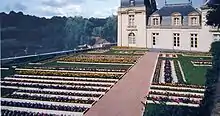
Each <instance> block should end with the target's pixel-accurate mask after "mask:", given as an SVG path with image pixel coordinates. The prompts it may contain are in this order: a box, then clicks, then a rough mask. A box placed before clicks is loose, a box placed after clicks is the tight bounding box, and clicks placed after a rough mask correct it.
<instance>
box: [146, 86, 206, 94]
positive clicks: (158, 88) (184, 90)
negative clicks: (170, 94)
mask: <svg viewBox="0 0 220 116" xmlns="http://www.w3.org/2000/svg"><path fill="white" fill-rule="evenodd" d="M150 89H151V90H164V91H177V92H178V91H180V92H196V93H204V91H202V90H192V89H190V88H189V89H182V88H161V87H150Z"/></svg>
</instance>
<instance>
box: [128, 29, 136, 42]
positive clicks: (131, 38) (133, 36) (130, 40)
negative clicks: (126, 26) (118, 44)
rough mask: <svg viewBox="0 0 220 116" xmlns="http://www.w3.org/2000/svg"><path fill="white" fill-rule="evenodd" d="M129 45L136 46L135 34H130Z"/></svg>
mask: <svg viewBox="0 0 220 116" xmlns="http://www.w3.org/2000/svg"><path fill="white" fill-rule="evenodd" d="M128 44H136V39H135V34H134V33H133V32H131V33H129V34H128Z"/></svg>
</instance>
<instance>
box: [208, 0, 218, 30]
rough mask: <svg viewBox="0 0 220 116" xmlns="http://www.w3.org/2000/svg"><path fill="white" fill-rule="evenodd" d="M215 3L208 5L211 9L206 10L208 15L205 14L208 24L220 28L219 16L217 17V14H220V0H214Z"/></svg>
mask: <svg viewBox="0 0 220 116" xmlns="http://www.w3.org/2000/svg"><path fill="white" fill-rule="evenodd" d="M215 2H216V4H217V5H209V7H211V8H212V10H210V11H208V15H207V20H208V21H207V24H208V25H212V26H214V27H218V28H220V18H219V14H220V5H219V4H220V1H219V0H216V1H215Z"/></svg>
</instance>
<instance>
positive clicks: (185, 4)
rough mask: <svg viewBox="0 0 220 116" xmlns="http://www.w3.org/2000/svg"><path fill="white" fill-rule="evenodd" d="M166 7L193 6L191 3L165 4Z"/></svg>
mask: <svg viewBox="0 0 220 116" xmlns="http://www.w3.org/2000/svg"><path fill="white" fill-rule="evenodd" d="M166 6H168V7H169V6H192V4H191V3H176V4H165V7H166Z"/></svg>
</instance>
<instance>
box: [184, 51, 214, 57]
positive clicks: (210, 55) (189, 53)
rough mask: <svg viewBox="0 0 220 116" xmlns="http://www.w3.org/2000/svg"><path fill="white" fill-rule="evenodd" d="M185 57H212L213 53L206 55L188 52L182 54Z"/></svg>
mask: <svg viewBox="0 0 220 116" xmlns="http://www.w3.org/2000/svg"><path fill="white" fill-rule="evenodd" d="M182 55H183V56H192V57H212V54H211V53H204V52H187V53H182Z"/></svg>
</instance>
